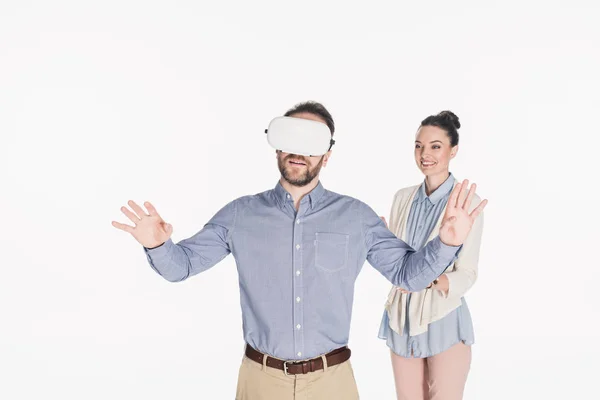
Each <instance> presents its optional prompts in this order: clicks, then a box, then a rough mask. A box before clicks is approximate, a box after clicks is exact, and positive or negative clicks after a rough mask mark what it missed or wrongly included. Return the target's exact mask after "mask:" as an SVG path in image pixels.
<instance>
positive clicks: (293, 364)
mask: <svg viewBox="0 0 600 400" xmlns="http://www.w3.org/2000/svg"><path fill="white" fill-rule="evenodd" d="M350 354H351V351H350V349H349V348H348V347H340V348H339V349H336V350H333V351H332V352H330V353H327V354H325V358H326V359H327V366H328V367H332V366H334V365H337V364H341V363H343V362H344V361H347V360H349V359H350ZM246 357H248V358H249V359H251V360H252V361H255V362H257V363H259V364H261V365H262V363H263V357H267V364H266V365H267V366H268V367H271V368H277V369H280V370H282V371H283V372H284V373H285V374H286V375H298V374H307V373H309V372H315V371H318V370H321V369H323V359H322V358H321V357H317V358H313V359H312V360H304V361H283V360H280V359H277V358H273V357H271V356H266V355H265V354H263V353H261V352H260V351H258V350H255V349H254V348H252V346H249V345H246Z"/></svg>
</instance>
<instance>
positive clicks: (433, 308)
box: [385, 180, 483, 336]
mask: <svg viewBox="0 0 600 400" xmlns="http://www.w3.org/2000/svg"><path fill="white" fill-rule="evenodd" d="M457 183H458V182H457V181H456V180H455V182H454V185H455V186H456V184H457ZM420 186H421V185H417V186H411V187H407V188H404V189H400V190H399V191H398V192H397V193H396V194H395V196H394V200H393V202H392V210H391V213H390V221H389V229H390V230H391V231H392V232H393V233H394V234H395V235H396V236H397V237H399V238H400V239H402V240H404V241H406V222H407V220H408V214H409V212H410V208H411V206H412V202H413V199H414V197H415V195H416V194H417V191H418V190H419V187H420ZM480 201H481V200H480V199H479V197H478V196H477V195H474V196H473V201H472V202H471V210H470V211H472V210H473V209H474V208H475V207H476V206H477V205H478V204H479V203H480ZM445 212H446V207H444V210H443V211H442V214H441V215H440V218H439V220H438V222H437V224H436V226H435V227H434V229H433V230H432V231H431V234H430V235H429V238H428V240H427V241H428V242H429V241H430V240H432V239H434V238H435V237H436V236H438V234H439V229H440V226H441V225H442V220H443V218H444V214H445ZM482 231H483V213H481V214H480V215H479V217H477V219H476V220H475V223H474V224H473V228H472V229H471V232H470V233H469V236H467V239H466V240H465V242H464V243H463V247H462V249H461V251H460V253H459V255H458V258H457V259H456V260H455V261H454V263H453V264H451V265H450V266H448V268H447V269H446V272H445V274H446V276H447V277H448V281H449V283H450V286H449V290H448V294H447V295H445V294H444V293H443V292H440V291H438V290H436V289H433V288H432V289H425V290H422V291H420V292H416V293H412V294H411V296H412V297H411V300H410V307H409V311H408V318H409V321H410V332H409V334H410V336H415V335H418V334H421V333H424V332H427V326H428V324H430V323H432V322H435V321H438V320H440V319H442V318H443V317H445V316H446V315H448V314H449V313H450V312H451V311H453V310H455V309H456V308H458V307H459V306H460V305H461V298H462V297H463V295H464V294H465V293H466V292H467V291H468V290H469V289H470V288H471V286H473V284H474V283H475V281H476V280H477V263H478V261H479V248H480V244H481V234H482ZM406 301H407V295H405V294H403V293H402V292H400V290H398V288H397V287H396V286H393V287H392V289H391V291H390V293H389V295H388V300H387V302H386V304H385V308H386V310H387V314H388V318H389V323H390V328H391V329H392V330H393V331H395V332H396V333H397V334H399V335H402V332H404V324H405V322H406V318H407V315H406V312H405V311H406Z"/></svg>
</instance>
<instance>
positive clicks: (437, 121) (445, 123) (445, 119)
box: [421, 111, 460, 147]
mask: <svg viewBox="0 0 600 400" xmlns="http://www.w3.org/2000/svg"><path fill="white" fill-rule="evenodd" d="M421 126H437V127H438V128H442V129H443V130H445V131H446V133H447V134H448V137H449V138H450V145H451V146H452V147H454V146H456V145H457V144H458V130H457V129H458V128H460V122H458V117H457V116H456V114H454V113H453V112H452V111H442V112H441V113H439V114H438V115H430V116H429V117H427V118H425V119H424V120H423V121H421Z"/></svg>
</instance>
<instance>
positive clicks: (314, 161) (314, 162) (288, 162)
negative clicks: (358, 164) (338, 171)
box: [277, 113, 331, 187]
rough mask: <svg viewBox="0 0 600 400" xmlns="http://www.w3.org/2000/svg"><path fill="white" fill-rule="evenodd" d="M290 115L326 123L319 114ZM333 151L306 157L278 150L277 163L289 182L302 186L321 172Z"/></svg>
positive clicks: (284, 177)
mask: <svg viewBox="0 0 600 400" xmlns="http://www.w3.org/2000/svg"><path fill="white" fill-rule="evenodd" d="M290 117H294V118H304V119H311V120H313V121H319V122H322V123H325V121H324V120H323V119H321V117H319V116H318V115H314V114H310V113H298V114H292V115H290ZM330 153H331V151H329V152H327V154H325V155H323V156H314V157H306V156H301V155H297V154H291V153H284V152H282V151H278V152H277V165H278V166H279V172H281V176H282V177H283V179H285V180H286V181H287V182H288V183H290V184H291V185H294V186H298V187H302V186H306V185H308V184H309V183H311V182H312V181H313V180H314V179H315V178H316V177H318V176H319V172H321V167H324V166H325V165H326V164H327V159H328V158H329V155H330Z"/></svg>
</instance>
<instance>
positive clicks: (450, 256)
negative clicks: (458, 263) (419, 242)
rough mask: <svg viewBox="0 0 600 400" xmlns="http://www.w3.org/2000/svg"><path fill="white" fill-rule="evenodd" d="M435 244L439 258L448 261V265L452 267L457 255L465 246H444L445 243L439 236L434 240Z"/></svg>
mask: <svg viewBox="0 0 600 400" xmlns="http://www.w3.org/2000/svg"><path fill="white" fill-rule="evenodd" d="M433 242H434V246H435V249H437V250H438V252H437V254H438V256H439V257H440V259H443V260H448V265H450V264H451V263H452V262H453V261H454V259H455V257H456V255H457V254H458V251H459V250H460V249H461V248H462V246H463V245H462V244H461V245H460V246H449V245H447V244H444V242H442V239H440V237H439V236H437V237H436V238H435V239H433Z"/></svg>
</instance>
